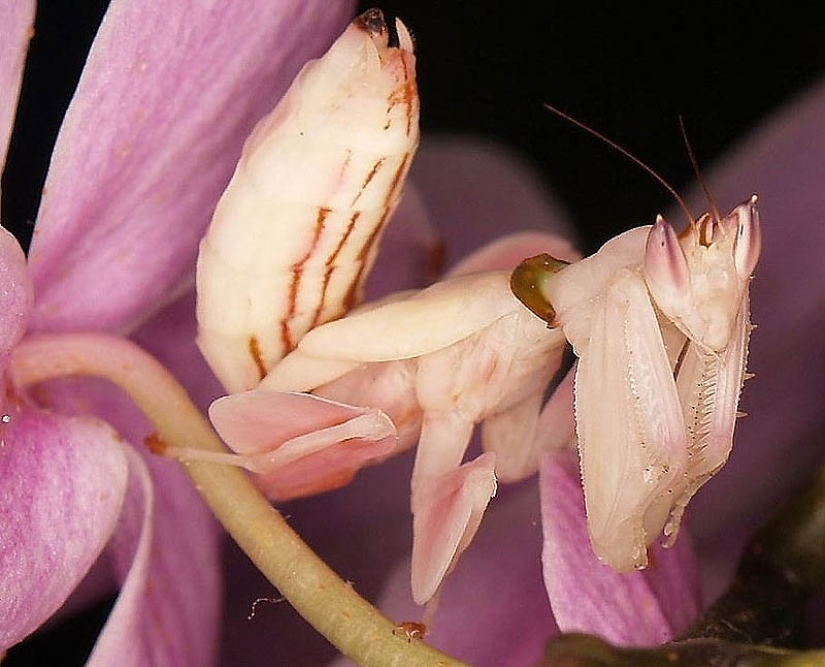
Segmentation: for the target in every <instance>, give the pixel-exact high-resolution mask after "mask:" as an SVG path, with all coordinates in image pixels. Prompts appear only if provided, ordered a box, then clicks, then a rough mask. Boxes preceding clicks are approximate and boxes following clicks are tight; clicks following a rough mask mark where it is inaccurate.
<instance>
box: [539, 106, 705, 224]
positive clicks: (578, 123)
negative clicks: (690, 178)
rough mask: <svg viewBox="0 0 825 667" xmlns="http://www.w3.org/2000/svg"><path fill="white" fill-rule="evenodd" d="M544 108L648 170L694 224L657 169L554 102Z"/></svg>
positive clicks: (685, 205) (687, 210)
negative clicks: (558, 107)
mask: <svg viewBox="0 0 825 667" xmlns="http://www.w3.org/2000/svg"><path fill="white" fill-rule="evenodd" d="M544 108H545V109H547V110H548V111H552V112H553V113H554V114H556V115H557V116H558V117H559V118H563V119H564V120H566V121H567V122H568V123H572V124H573V125H575V126H576V127H578V128H580V129H582V130H584V131H585V132H587V133H588V134H591V135H593V136H594V137H596V138H597V139H599V140H601V141H603V142H604V143H606V144H607V145H608V146H610V147H611V148H613V149H614V150H617V151H618V152H619V153H621V154H622V155H624V156H625V157H626V158H627V159H628V160H630V161H631V162H633V163H634V164H636V165H638V166H639V167H641V168H642V169H644V171H645V172H647V173H648V174H649V175H650V176H652V177H653V178H655V179H656V181H657V182H658V183H659V184H660V185H661V186H663V187H664V188H665V189H666V190H667V191H668V192H669V193H670V194H672V195H673V198H674V199H675V200H676V202H677V203H678V204H679V207H680V208H681V209H682V210H683V211H684V212H685V215H687V218H688V223H689V224H691V225H693V224H694V220H695V218H694V217H693V214H692V213H691V212H690V209H689V208H688V206H687V204H686V203H685V200H684V199H682V198H681V197H680V196H679V193H678V192H676V190H675V189H674V188H673V186H671V185H670V183H668V182H667V181H666V180H665V179H664V178H662V177H661V176H659V174H658V173H656V172H655V171H654V170H653V169H652V168H651V167H649V166H647V165H646V164H645V163H644V162H642V160H640V159H639V158H637V157H636V156H635V155H633V153H631V152H630V151H629V150H627V149H626V148H622V147H621V146H619V144H617V143H616V142H615V141H613V140H612V139H608V138H607V137H606V136H605V135H603V134H602V133H601V132H599V131H598V130H595V129H593V128H592V127H590V126H589V125H587V124H585V123H583V122H582V121H580V120H578V119H576V118H573V116H570V115H569V114H566V113H565V112H564V111H562V110H561V109H557V108H556V107H554V106H553V105H552V104H548V103H547V102H545V103H544ZM688 153H689V155H690V157H691V162H694V160H695V158H694V157H693V152H692V151H691V150H690V147H688ZM694 168H695V169H696V171H697V175H698V167H695V166H694ZM699 182H700V183H702V187H703V189H704V181H703V180H702V179H700V181H699ZM706 195H707V191H706ZM708 198H709V195H708ZM710 201H711V204H713V200H710ZM713 210H714V213H715V214H716V217H717V219H718V218H719V215H718V212H717V211H716V207H715V206H714V207H713Z"/></svg>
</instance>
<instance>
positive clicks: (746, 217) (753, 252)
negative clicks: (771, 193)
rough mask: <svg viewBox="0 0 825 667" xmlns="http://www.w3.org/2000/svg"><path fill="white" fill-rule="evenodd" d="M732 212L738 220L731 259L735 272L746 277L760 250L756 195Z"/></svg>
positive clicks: (754, 264) (760, 238)
mask: <svg viewBox="0 0 825 667" xmlns="http://www.w3.org/2000/svg"><path fill="white" fill-rule="evenodd" d="M734 214H735V215H736V216H737V218H738V220H739V226H738V229H737V231H736V246H735V250H734V254H733V261H734V264H735V266H736V272H737V273H738V274H739V275H740V276H741V277H743V278H746V277H749V276H750V275H751V274H752V273H753V271H754V269H755V268H756V262H757V261H758V260H759V253H760V252H761V251H762V233H761V229H760V226H759V211H757V210H756V195H753V196H752V197H751V198H750V199H749V200H748V201H747V202H745V203H744V204H741V205H740V206H738V207H737V208H736V210H735V211H734ZM731 217H733V216H731Z"/></svg>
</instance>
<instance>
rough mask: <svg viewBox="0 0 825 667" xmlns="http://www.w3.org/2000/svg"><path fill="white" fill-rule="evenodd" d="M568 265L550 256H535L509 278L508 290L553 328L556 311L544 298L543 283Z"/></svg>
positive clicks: (525, 261) (517, 268)
mask: <svg viewBox="0 0 825 667" xmlns="http://www.w3.org/2000/svg"><path fill="white" fill-rule="evenodd" d="M568 264H569V262H565V261H563V260H560V259H556V258H555V257H553V256H552V255H548V254H543V255H536V256H535V257H529V258H527V259H525V260H524V261H523V262H522V263H521V264H519V265H518V266H517V267H516V269H515V270H514V271H513V273H512V275H511V276H510V289H511V290H512V291H513V294H515V296H516V298H517V299H518V300H519V301H521V302H522V303H523V304H524V305H525V306H526V307H527V308H528V309H529V310H530V312H532V313H533V314H534V315H536V316H537V317H538V318H540V319H542V320H544V321H545V322H547V324H548V326H554V325H553V321H554V320H555V319H556V311H555V309H554V308H553V305H552V304H551V303H550V301H548V300H547V297H546V296H544V283H545V281H546V280H547V279H548V278H549V277H550V276H552V275H554V274H556V273H558V272H559V271H561V270H562V269H563V268H564V267H565V266H567V265H568Z"/></svg>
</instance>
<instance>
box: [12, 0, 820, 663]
mask: <svg viewBox="0 0 825 667" xmlns="http://www.w3.org/2000/svg"><path fill="white" fill-rule="evenodd" d="M273 1H275V0H273ZM41 4H42V6H41V10H40V14H39V15H38V22H37V26H36V36H35V38H34V40H33V43H32V56H31V58H30V61H29V64H28V69H27V75H26V76H27V84H26V87H25V88H24V92H23V97H22V100H21V113H20V117H19V118H18V124H17V126H16V132H15V136H14V138H13V142H12V146H11V150H10V156H9V161H8V165H7V170H6V173H5V175H4V179H3V188H2V192H3V210H2V219H3V223H4V225H5V226H7V227H9V228H11V229H12V230H14V231H15V232H16V233H18V235H19V237H20V238H21V239H22V240H23V241H24V242H25V240H26V238H27V237H28V235H29V233H30V230H31V225H30V221H31V220H32V219H33V218H34V216H35V213H36V207H37V197H38V194H37V193H38V192H39V191H40V188H41V187H42V180H43V178H44V176H45V170H46V167H47V161H48V155H49V153H50V151H51V143H52V142H53V140H54V136H55V135H56V132H57V129H58V127H59V122H60V119H61V118H62V115H63V112H64V110H65V107H66V105H67V104H68V101H69V98H70V93H71V91H72V89H73V88H74V85H75V83H76V80H77V76H78V75H79V71H80V67H81V66H82V63H83V59H84V56H85V52H86V50H87V49H88V46H89V44H90V43H91V40H92V38H93V36H94V30H95V29H96V26H97V24H98V22H99V20H100V17H101V16H102V13H103V11H104V10H105V6H106V2H105V0H92V1H87V2H61V1H57V2H51V1H50V2H43V3H41ZM378 4H379V6H381V7H382V8H383V9H385V10H386V11H387V12H388V13H390V14H392V15H398V16H399V17H401V18H402V19H403V20H404V21H405V23H406V24H407V26H408V27H409V28H410V29H411V30H412V32H413V34H414V36H415V38H416V45H417V54H418V72H419V73H418V79H419V86H420V91H421V96H422V124H423V131H424V133H425V136H426V135H427V134H430V133H434V132H440V131H447V132H462V133H471V134H479V135H484V136H487V137H492V138H495V139H497V140H500V141H501V142H504V143H506V144H508V145H510V146H511V147H513V148H515V149H516V150H518V151H519V152H521V153H522V154H523V155H524V156H525V157H526V158H527V159H528V160H530V161H531V162H532V163H533V164H534V165H535V166H536V167H537V168H539V169H540V170H541V171H542V173H543V174H544V175H545V177H546V181H547V183H548V184H549V185H551V186H552V187H553V188H554V189H555V190H556V191H557V192H558V193H559V194H560V195H561V197H562V200H563V202H564V203H565V204H566V205H567V207H568V209H569V210H570V211H571V213H572V215H573V218H574V220H575V221H576V222H577V223H578V224H579V226H580V227H581V229H582V234H583V238H584V240H585V243H586V245H587V247H588V248H589V249H594V248H595V247H596V246H597V245H598V244H599V243H601V242H602V241H604V240H605V239H606V238H607V237H609V236H611V235H612V234H614V233H615V232H616V231H617V230H620V229H625V228H627V227H629V226H633V225H637V224H644V223H648V222H650V221H651V220H652V217H653V215H654V214H655V213H656V212H658V211H660V210H664V209H667V208H669V207H670V206H671V200H670V198H669V195H668V194H667V193H666V192H665V191H664V190H663V189H662V188H661V187H660V186H659V185H657V184H656V183H654V182H653V181H652V180H651V179H650V178H649V176H647V175H645V174H644V173H643V172H642V171H641V170H640V169H638V168H637V167H634V166H633V165H631V164H630V163H629V162H627V160H626V159H625V158H623V157H621V156H620V155H618V154H617V153H616V152H615V151H614V150H612V149H610V148H608V147H607V146H605V145H604V144H603V143H601V142H598V141H596V140H594V139H592V138H591V137H589V136H587V135H585V134H584V133H582V132H581V131H580V130H577V129H576V128H574V127H572V126H571V125H570V124H568V123H566V122H564V121H561V120H560V119H559V118H557V117H555V116H553V115H551V114H550V113H549V112H547V111H545V110H544V109H543V107H542V104H543V103H544V102H549V103H552V104H553V105H556V106H558V107H560V108H562V109H564V110H565V111H567V112H568V113H570V114H572V115H574V116H575V117H577V118H579V119H580V120H583V121H586V122H587V123H590V124H591V125H593V126H594V127H597V128H599V129H600V130H602V131H603V132H604V133H605V134H607V135H608V136H610V137H611V138H612V139H613V140H615V141H616V142H618V143H620V144H621V145H623V146H625V147H626V148H628V149H630V150H631V151H633V152H634V153H636V154H637V155H638V156H639V157H640V158H642V159H643V160H644V161H645V162H647V163H648V164H649V165H651V166H652V167H653V168H655V169H656V170H657V171H659V172H660V173H661V174H662V176H663V177H664V178H666V179H667V180H668V181H670V182H671V183H672V184H673V185H674V186H675V187H676V188H677V189H684V188H686V187H688V186H689V185H690V184H691V183H692V182H693V174H692V171H691V168H690V164H689V161H688V159H687V156H686V153H685V149H684V146H683V143H682V139H681V137H680V134H679V129H678V120H677V119H678V116H679V115H682V116H684V118H685V121H686V124H687V127H688V132H689V135H690V140H691V143H692V145H693V148H694V151H695V152H696V154H697V156H698V158H699V160H700V162H701V163H702V164H703V165H710V164H712V162H713V159H714V157H716V156H717V155H719V154H721V153H723V152H724V151H725V149H726V148H728V147H730V146H731V145H732V144H733V143H734V142H735V141H736V140H737V139H738V138H740V137H741V136H742V135H744V134H745V133H747V131H748V130H749V129H750V128H751V127H753V126H754V125H755V124H756V123H758V122H759V120H760V119H761V118H762V117H764V116H765V114H767V113H769V112H770V110H772V109H774V108H776V107H777V106H779V105H781V104H782V103H783V102H785V101H787V100H788V99H789V98H790V97H792V96H793V95H794V94H795V93H796V92H797V91H799V90H800V89H801V88H803V87H804V86H805V85H806V84H808V83H810V82H811V81H813V80H814V79H815V78H816V77H817V76H818V75H819V74H820V73H821V72H822V71H823V70H825V46H823V43H824V42H823V36H825V21H823V20H822V19H814V18H812V17H811V16H808V15H807V14H806V13H805V12H804V11H802V10H800V9H798V6H797V7H795V6H794V3H784V4H775V3H768V4H767V5H762V6H761V8H756V7H755V6H754V5H751V4H750V3H748V4H744V3H743V4H739V3H734V2H728V3H709V2H692V3H658V5H656V4H653V3H649V4H648V3H645V4H634V3H627V2H624V3H602V4H601V5H599V6H598V7H597V6H595V5H594V4H593V3H585V2H573V3H571V2H533V3H517V2H510V3H503V2H470V1H466V0H442V1H440V2H435V1H431V2H426V1H425V0H397V1H396V2H384V3H378ZM370 6H372V3H370V4H363V5H362V6H361V9H366V8H368V7H370ZM96 613H97V615H96V616H95V615H92V616H91V617H90V618H91V619H92V625H93V626H96V624H98V623H100V622H102V620H103V618H105V607H101V608H100V609H98V610H97V612H96ZM95 632H96V630H95V628H94V627H92V628H91V629H90V630H87V631H86V632H85V636H84V632H83V631H82V630H81V628H80V627H79V626H77V625H73V626H70V627H69V628H66V629H65V631H64V632H63V633H62V635H61V634H58V635H49V636H48V639H47V641H46V642H45V643H46V644H47V645H48V648H49V655H50V657H45V656H42V655H41V657H40V658H38V657H35V656H36V655H37V654H32V653H28V654H27V653H25V651H20V650H18V651H14V652H13V654H12V655H10V656H9V659H8V661H7V662H4V665H6V664H8V665H9V666H10V667H11V666H12V665H20V664H35V663H36V662H37V661H39V659H43V660H47V661H48V663H49V664H75V663H74V662H73V661H74V660H77V661H78V662H77V664H82V662H83V658H82V655H77V656H76V657H74V656H71V647H74V648H75V649H79V653H80V654H82V653H83V652H84V651H85V650H87V649H86V648H85V647H86V646H90V642H91V641H93V637H94V633H95ZM80 645H83V646H80ZM41 647H42V644H41ZM15 655H16V656H17V657H16V658H15Z"/></svg>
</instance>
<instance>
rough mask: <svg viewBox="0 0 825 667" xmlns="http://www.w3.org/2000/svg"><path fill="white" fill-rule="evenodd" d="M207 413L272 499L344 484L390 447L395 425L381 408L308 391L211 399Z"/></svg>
mask: <svg viewBox="0 0 825 667" xmlns="http://www.w3.org/2000/svg"><path fill="white" fill-rule="evenodd" d="M209 417H210V418H211V420H212V423H213V425H214V426H215V429H216V430H217V431H218V433H219V434H220V436H221V437H222V438H223V439H224V441H225V442H226V443H227V444H228V445H229V446H230V447H231V448H232V449H233V450H235V451H236V452H237V453H238V454H240V455H241V457H242V458H243V459H244V460H246V461H247V462H248V467H249V469H250V470H252V471H253V472H256V473H258V476H257V477H256V482H257V484H258V486H259V487H260V488H261V490H262V491H263V492H264V493H265V494H266V495H267V497H269V498H271V499H273V500H287V499H290V498H296V497H300V496H306V495H310V494H313V493H320V492H322V491H328V490H330V489H336V488H338V487H340V486H344V485H345V484H348V483H349V482H350V481H351V480H352V478H353V476H354V475H355V473H356V472H357V471H358V470H359V469H360V468H362V467H363V466H365V465H368V464H370V463H374V462H376V461H378V460H381V459H383V458H386V457H387V456H388V455H389V454H390V453H391V452H392V451H393V450H394V449H395V441H396V432H395V426H394V425H393V423H392V421H391V420H390V419H389V417H387V416H386V415H385V414H384V413H383V412H381V411H380V410H375V409H370V408H360V407H353V406H349V405H344V404H342V403H335V402H333V401H329V400H326V399H323V398H319V397H317V396H312V395H310V394H299V393H289V392H277V391H269V390H263V389H256V390H252V391H247V392H242V393H239V394H232V395H230V396H224V397H223V398H219V399H218V400H217V401H215V402H214V403H213V404H212V405H211V406H210V408H209Z"/></svg>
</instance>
